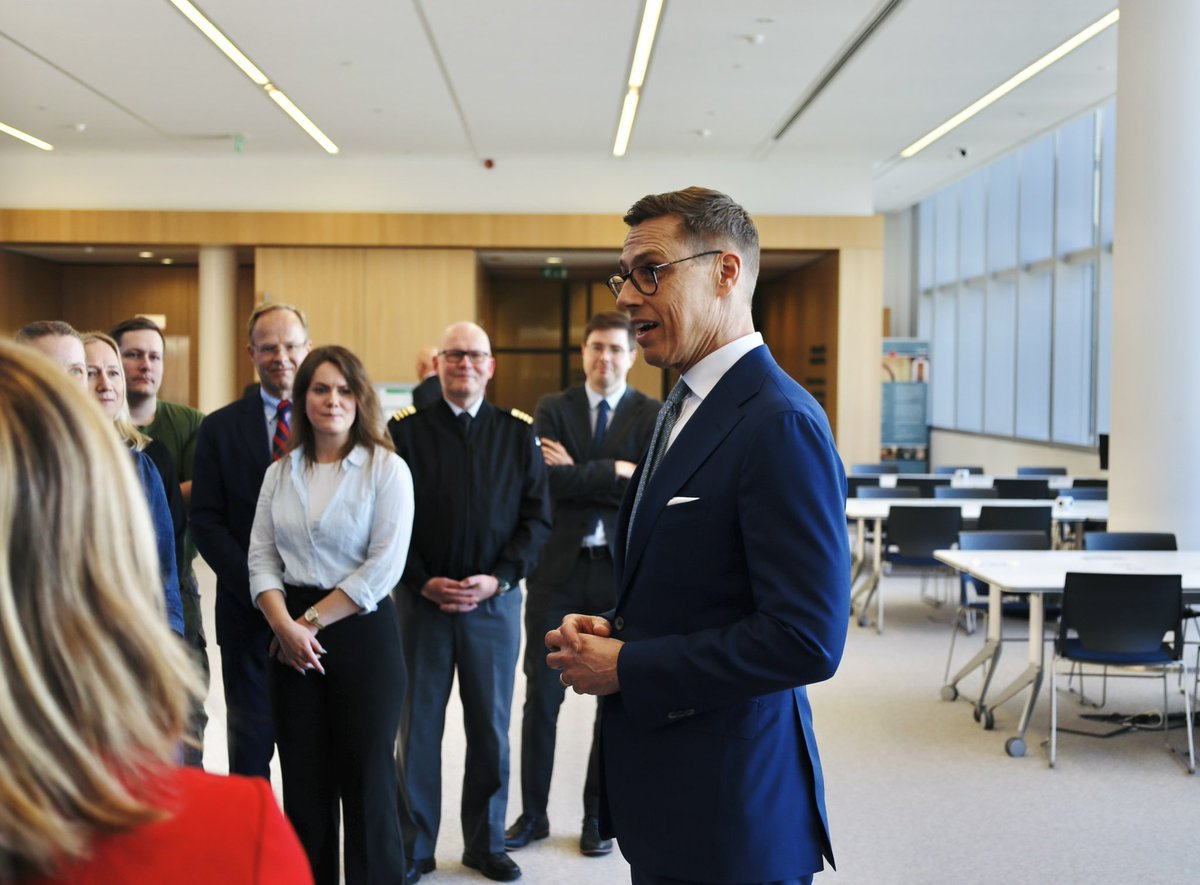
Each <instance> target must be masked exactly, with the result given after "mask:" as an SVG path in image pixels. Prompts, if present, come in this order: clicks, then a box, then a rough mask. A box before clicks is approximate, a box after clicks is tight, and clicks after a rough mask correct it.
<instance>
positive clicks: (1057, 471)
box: [1017, 467, 1067, 476]
mask: <svg viewBox="0 0 1200 885" xmlns="http://www.w3.org/2000/svg"><path fill="white" fill-rule="evenodd" d="M1066 475H1067V468H1065V467H1018V468H1017V476H1066Z"/></svg>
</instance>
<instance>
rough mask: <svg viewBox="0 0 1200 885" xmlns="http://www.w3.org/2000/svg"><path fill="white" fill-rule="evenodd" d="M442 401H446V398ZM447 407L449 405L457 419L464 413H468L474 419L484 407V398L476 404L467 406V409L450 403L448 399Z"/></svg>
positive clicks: (476, 401)
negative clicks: (481, 407)
mask: <svg viewBox="0 0 1200 885" xmlns="http://www.w3.org/2000/svg"><path fill="white" fill-rule="evenodd" d="M442 399H446V398H445V397H442ZM446 405H448V406H449V407H450V411H451V412H453V413H454V417H455V418H457V417H458V416H459V415H461V414H462V413H463V412H466V413H467V414H468V415H470V416H471V417H472V418H477V417H478V416H479V408H480V406H482V405H483V397H480V398H479V399H477V400H475V402H473V403H471V405H469V406H467V407H466V408H465V409H464V408H462V407H461V406H456V405H455V404H454V403H452V402H450V400H448V399H447V400H446Z"/></svg>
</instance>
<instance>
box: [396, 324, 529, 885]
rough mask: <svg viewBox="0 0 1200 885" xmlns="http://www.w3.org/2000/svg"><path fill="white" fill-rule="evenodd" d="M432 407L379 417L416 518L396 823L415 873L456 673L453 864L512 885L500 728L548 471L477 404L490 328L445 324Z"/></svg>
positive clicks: (427, 861) (522, 438) (489, 370)
mask: <svg viewBox="0 0 1200 885" xmlns="http://www.w3.org/2000/svg"><path fill="white" fill-rule="evenodd" d="M436 362H437V370H438V375H439V377H440V378H441V380H442V396H443V397H444V399H442V400H441V401H440V402H437V403H434V404H433V405H431V406H427V407H426V408H424V409H417V408H416V407H414V406H408V407H407V408H405V409H402V410H400V411H399V412H397V413H396V415H395V416H394V417H393V418H392V420H391V421H389V422H388V430H389V431H390V432H391V435H392V441H393V442H394V443H395V444H396V452H397V454H399V455H400V457H401V458H403V459H404V460H405V462H406V463H407V464H408V466H409V469H410V470H412V475H413V486H414V491H415V493H416V508H417V519H416V522H415V523H414V525H413V534H412V543H411V544H410V545H409V551H408V562H407V563H406V564H405V566H404V576H403V577H402V578H401V581H400V584H399V586H397V588H396V608H397V610H398V612H399V615H400V637H401V642H402V645H403V647H404V660H405V664H406V665H407V667H408V686H409V691H408V697H406V698H405V700H404V710H403V711H402V713H401V714H400V739H399V750H398V754H397V765H398V768H399V772H400V783H401V794H402V797H401V801H402V802H403V798H407V805H408V808H407V809H405V808H403V807H402V808H401V815H400V824H401V828H402V829H403V831H404V850H405V854H406V856H407V857H408V858H409V864H410V868H409V870H408V878H407V880H406V881H408V882H414V881H416V880H418V879H419V878H420V877H421V876H422V875H423V874H425V873H429V872H432V871H433V870H434V869H435V868H436V866H437V862H436V860H435V858H434V850H435V848H436V847H437V836H438V828H439V825H440V822H441V816H442V783H441V770H442V733H443V730H444V727H445V722H446V703H447V701H448V700H449V698H450V686H451V683H452V682H453V680H454V676H455V673H456V672H457V674H458V689H459V694H460V695H461V697H462V705H463V727H464V729H465V730H466V736H467V758H466V767H465V771H464V772H463V788H462V828H463V849H464V850H463V855H462V862H463V864H465V865H466V866H468V867H470V868H471V869H474V870H479V872H480V873H482V874H483V875H484V876H487V877H488V878H489V879H494V880H496V881H500V882H509V881H512V880H513V879H516V878H518V877H519V876H520V875H521V869H520V867H518V866H517V865H516V864H515V863H513V861H512V858H510V857H509V856H508V855H507V854H506V853H505V851H504V814H505V811H506V810H507V806H508V723H509V718H510V714H511V711H512V695H513V682H514V679H515V676H516V669H517V652H518V648H519V646H520V644H521V592H520V590H519V589H518V587H517V584H518V583H519V582H520V580H521V578H523V577H525V575H526V574H527V573H528V572H529V570H530V569H531V568H532V567H533V564H534V562H535V561H536V559H537V554H538V550H539V549H540V548H541V546H542V544H543V542H544V541H545V540H546V535H548V534H549V533H550V503H549V500H548V498H547V495H546V468H545V466H544V465H543V463H542V453H541V450H540V449H539V448H538V440H537V436H536V434H535V433H534V429H533V427H531V426H530V425H531V424H532V423H533V419H532V418H530V417H529V416H528V415H526V414H524V413H518V412H516V411H513V412H507V411H504V410H501V409H497V408H495V407H494V406H492V405H491V404H490V403H488V402H486V401H485V400H484V398H483V393H484V389H485V388H486V387H487V383H488V381H489V380H490V379H491V377H492V375H493V374H494V373H495V371H496V361H495V359H494V358H493V357H492V354H491V344H490V342H489V341H488V336H487V333H486V332H484V331H483V329H481V328H480V327H479V326H477V325H475V324H474V323H457V324H455V325H453V326H451V327H450V328H448V329H447V330H446V334H445V335H444V336H443V338H442V349H441V351H439V353H438V356H437V361H436Z"/></svg>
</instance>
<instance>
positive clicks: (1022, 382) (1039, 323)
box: [1016, 273, 1052, 440]
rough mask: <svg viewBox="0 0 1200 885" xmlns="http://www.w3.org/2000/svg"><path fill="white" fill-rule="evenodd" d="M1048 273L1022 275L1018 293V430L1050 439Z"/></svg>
mask: <svg viewBox="0 0 1200 885" xmlns="http://www.w3.org/2000/svg"><path fill="white" fill-rule="evenodd" d="M1051 288H1052V279H1051V275H1050V274H1048V273H1040V274H1023V275H1022V276H1021V283H1020V286H1019V288H1018V290H1017V391H1018V395H1017V428H1016V435H1017V436H1020V437H1025V438H1026V439H1039V440H1049V439H1050V322H1051V319H1052V315H1051V310H1050V290H1051Z"/></svg>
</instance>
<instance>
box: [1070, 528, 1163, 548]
mask: <svg viewBox="0 0 1200 885" xmlns="http://www.w3.org/2000/svg"><path fill="white" fill-rule="evenodd" d="M1083 549H1084V550H1178V549H1179V548H1178V547H1177V546H1176V541H1175V535H1174V533H1172V532H1088V533H1087V534H1086V535H1084V536H1083Z"/></svg>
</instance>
